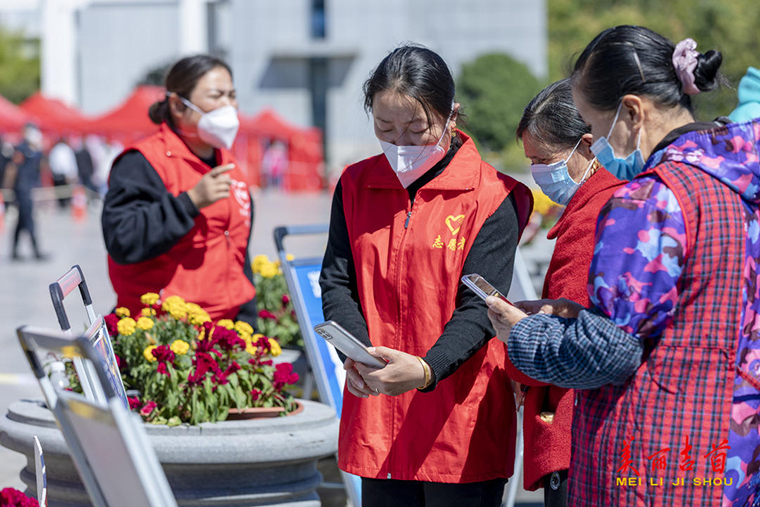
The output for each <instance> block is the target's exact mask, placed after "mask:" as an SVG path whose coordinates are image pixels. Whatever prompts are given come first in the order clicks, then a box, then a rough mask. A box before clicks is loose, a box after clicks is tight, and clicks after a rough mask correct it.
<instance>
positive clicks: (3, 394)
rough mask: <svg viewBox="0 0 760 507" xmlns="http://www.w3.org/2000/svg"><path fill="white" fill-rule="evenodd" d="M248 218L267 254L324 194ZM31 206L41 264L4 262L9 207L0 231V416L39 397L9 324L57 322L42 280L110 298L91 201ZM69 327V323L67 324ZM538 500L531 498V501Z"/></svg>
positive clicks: (3, 466) (312, 244)
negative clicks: (72, 206) (84, 205)
mask: <svg viewBox="0 0 760 507" xmlns="http://www.w3.org/2000/svg"><path fill="white" fill-rule="evenodd" d="M255 202H256V218H255V228H254V238H253V241H252V243H251V253H252V255H257V254H261V253H263V254H267V255H269V256H270V257H273V256H274V255H275V248H274V242H273V240H272V229H273V228H274V227H276V226H278V225H284V224H289V225H293V224H312V223H327V221H328V219H329V209H330V197H329V196H328V195H326V194H321V195H295V196H293V195H291V196H287V195H279V194H271V193H270V194H266V193H265V194H260V195H259V196H257V197H255ZM40 208H41V209H39V210H38V211H37V215H36V216H37V227H38V231H39V232H38V234H39V240H40V243H41V246H42V250H43V251H44V252H48V253H49V254H50V256H51V258H50V260H48V261H46V262H33V261H31V260H27V261H24V262H11V261H10V259H9V251H10V243H9V241H10V234H11V233H12V230H10V229H11V227H9V225H10V224H14V223H15V219H14V217H13V216H12V213H9V214H8V216H7V217H6V218H7V220H6V221H5V228H4V229H3V230H1V231H0V280H2V284H1V285H0V287H1V288H0V351H1V352H0V414H4V413H5V412H6V410H7V407H8V406H9V405H10V404H11V403H12V402H13V401H15V400H17V399H20V398H26V397H40V393H39V389H38V388H37V385H36V382H35V381H34V379H33V377H32V376H31V374H30V373H29V367H28V364H27V362H26V360H25V359H24V357H23V356H22V354H21V349H20V347H19V345H18V342H17V339H16V335H15V329H16V328H17V327H18V326H21V325H26V324H32V325H36V326H43V327H49V328H57V327H58V323H57V321H56V319H55V314H54V312H53V307H52V304H51V302H50V296H49V294H48V285H49V284H50V283H51V282H53V281H55V280H56V279H57V278H58V277H59V276H61V275H62V274H63V273H65V272H66V271H67V270H68V269H69V268H70V267H71V266H72V265H74V264H79V265H80V266H81V267H82V269H83V271H84V274H85V277H86V279H87V283H88V285H89V287H90V292H91V294H92V298H93V301H94V306H95V311H96V313H107V312H109V311H110V310H111V308H112V307H113V305H114V302H115V297H114V294H113V290H112V289H111V285H110V282H109V280H108V272H107V266H106V255H105V249H104V247H103V243H102V239H101V233H100V222H99V210H98V209H96V208H95V207H93V208H92V209H91V210H90V212H89V214H88V216H87V217H86V219H85V220H83V221H79V222H77V221H74V220H73V219H72V218H71V216H70V215H69V214H68V213H67V212H61V211H58V210H56V209H53V208H52V207H50V206H41V207H40ZM299 241H300V243H294V244H292V245H289V246H288V247H289V250H292V251H293V252H294V253H296V255H297V254H298V253H299V252H301V251H303V252H304V253H309V252H310V253H312V254H313V253H314V252H315V251H320V249H322V248H323V246H322V245H323V241H324V239H323V238H312V239H304V240H299ZM21 251H22V253H24V254H26V255H27V256H29V255H30V254H29V250H28V245H27V244H26V243H22V250H21ZM75 297H76V296H71V297H70V298H69V299H71V300H72V302H71V303H70V304H67V309H68V311H69V312H70V313H69V314H70V316H71V320H72V322H74V323H75V322H84V320H85V316H84V311H83V310H82V306H81V304H80V303H81V302H80V301H77V300H76V299H75ZM75 329H76V327H75ZM24 462H25V459H24V458H23V457H22V456H21V455H19V454H16V453H14V452H11V451H9V450H7V449H5V448H2V447H0V488H2V487H6V486H10V487H16V488H19V489H22V490H23V489H24V488H23V484H22V483H21V481H20V480H19V478H18V472H19V471H20V470H21V468H22V467H23V466H24ZM541 498H542V496H541V495H536V494H528V493H526V492H521V493H520V494H519V495H518V501H519V503H518V505H521V506H528V505H540V504H541V503H540V501H541ZM535 502H538V503H535Z"/></svg>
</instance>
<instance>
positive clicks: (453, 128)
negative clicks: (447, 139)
mask: <svg viewBox="0 0 760 507" xmlns="http://www.w3.org/2000/svg"><path fill="white" fill-rule="evenodd" d="M456 136H457V127H456V125H452V126H451V138H452V139H454V138H455V137H456Z"/></svg>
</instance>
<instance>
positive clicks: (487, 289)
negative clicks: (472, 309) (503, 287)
mask: <svg viewBox="0 0 760 507" xmlns="http://www.w3.org/2000/svg"><path fill="white" fill-rule="evenodd" d="M462 283H463V284H465V285H466V286H467V287H468V288H470V289H471V290H472V291H473V292H474V293H475V294H477V295H478V296H480V298H481V299H482V300H484V301H485V299H486V298H487V297H488V296H496V297H497V298H501V299H502V300H504V301H506V302H507V303H509V304H510V305H511V304H512V302H511V301H510V300H509V299H507V298H505V297H504V296H503V295H502V294H501V292H499V291H498V290H496V288H495V287H494V286H493V285H491V284H490V283H488V282H487V281H486V279H485V278H483V277H482V276H480V275H478V274H476V273H473V274H471V275H464V276H463V277H462Z"/></svg>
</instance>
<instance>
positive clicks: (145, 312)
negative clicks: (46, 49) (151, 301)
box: [140, 308, 156, 317]
mask: <svg viewBox="0 0 760 507" xmlns="http://www.w3.org/2000/svg"><path fill="white" fill-rule="evenodd" d="M140 315H142V316H143V317H154V316H155V315H156V310H154V309H153V308H143V309H142V310H140Z"/></svg>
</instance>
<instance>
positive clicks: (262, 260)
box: [251, 255, 269, 273]
mask: <svg viewBox="0 0 760 507" xmlns="http://www.w3.org/2000/svg"><path fill="white" fill-rule="evenodd" d="M267 264H269V257H267V256H266V255H257V256H256V257H254V258H253V261H252V262H251V269H252V270H253V272H254V273H260V272H261V268H262V267H263V266H265V265H267Z"/></svg>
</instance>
